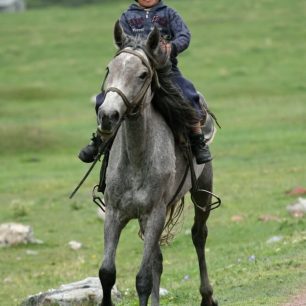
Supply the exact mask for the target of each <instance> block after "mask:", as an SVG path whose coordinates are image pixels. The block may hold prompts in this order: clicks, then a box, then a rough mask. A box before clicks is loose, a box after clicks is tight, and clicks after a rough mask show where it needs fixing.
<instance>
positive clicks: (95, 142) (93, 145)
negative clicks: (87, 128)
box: [78, 134, 102, 163]
mask: <svg viewBox="0 0 306 306" xmlns="http://www.w3.org/2000/svg"><path fill="white" fill-rule="evenodd" d="M101 144H102V140H101V138H100V137H97V136H96V135H95V134H92V138H91V142H90V143H89V144H88V145H87V146H86V147H84V148H83V149H82V150H81V151H80V153H79V155H78V156H79V159H80V160H81V161H82V162H84V163H92V162H93V161H94V160H95V157H96V156H97V154H98V152H99V146H100V145H101Z"/></svg>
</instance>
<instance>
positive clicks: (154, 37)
mask: <svg viewBox="0 0 306 306" xmlns="http://www.w3.org/2000/svg"><path fill="white" fill-rule="evenodd" d="M159 41H160V33H159V30H158V29H157V27H154V29H153V30H152V31H151V32H150V34H149V35H148V39H147V48H148V49H149V50H155V49H156V48H157V47H158V46H159Z"/></svg>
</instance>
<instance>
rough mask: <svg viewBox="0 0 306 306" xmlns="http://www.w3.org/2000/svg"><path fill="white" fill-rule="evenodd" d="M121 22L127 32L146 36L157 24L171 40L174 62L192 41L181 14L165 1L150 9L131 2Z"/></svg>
mask: <svg viewBox="0 0 306 306" xmlns="http://www.w3.org/2000/svg"><path fill="white" fill-rule="evenodd" d="M120 24H121V26H122V27H123V29H124V32H125V33H126V34H128V35H131V36H136V35H140V36H143V37H145V38H146V37H147V36H148V34H149V33H150V32H151V31H152V30H153V28H154V26H156V27H157V28H158V29H159V31H160V33H161V35H162V37H163V38H164V39H165V40H166V41H169V42H171V45H172V53H171V57H172V62H173V64H177V60H176V58H175V57H176V56H177V55H178V54H179V53H181V52H182V51H184V50H185V49H186V48H187V47H188V46H189V43H190V37H191V35H190V32H189V30H188V28H187V26H186V24H185V23H184V21H183V20H182V18H181V17H180V16H179V14H178V13H177V12H176V11H175V10H173V9H172V8H170V7H168V6H166V5H165V4H163V1H160V2H159V4H157V5H156V6H154V7H152V8H150V9H143V8H142V7H140V6H138V5H137V4H131V5H130V7H129V8H128V9H127V10H126V11H125V12H124V13H123V14H122V15H121V17H120Z"/></svg>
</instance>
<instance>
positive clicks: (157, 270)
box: [151, 244, 163, 306]
mask: <svg viewBox="0 0 306 306" xmlns="http://www.w3.org/2000/svg"><path fill="white" fill-rule="evenodd" d="M152 256H153V258H152V264H153V266H152V272H153V288H152V297H151V300H152V306H157V305H159V287H160V278H161V275H162V273H163V254H162V252H161V249H160V246H159V244H157V246H156V249H154V254H152Z"/></svg>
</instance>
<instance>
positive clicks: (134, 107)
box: [102, 49, 157, 117]
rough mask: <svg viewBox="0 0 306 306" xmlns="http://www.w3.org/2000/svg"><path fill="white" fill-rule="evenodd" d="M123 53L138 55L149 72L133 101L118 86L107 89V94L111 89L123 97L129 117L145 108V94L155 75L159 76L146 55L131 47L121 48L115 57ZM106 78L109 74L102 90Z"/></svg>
mask: <svg viewBox="0 0 306 306" xmlns="http://www.w3.org/2000/svg"><path fill="white" fill-rule="evenodd" d="M142 50H143V49H142ZM143 51H144V52H145V50H143ZM122 53H129V54H132V55H134V56H136V57H138V58H139V59H140V60H141V62H142V64H143V65H144V66H146V68H147V69H148V71H149V73H148V75H147V76H146V78H145V81H144V83H143V85H142V87H141V89H140V91H139V92H138V94H137V95H136V96H135V97H134V98H133V99H132V100H131V101H130V100H129V99H128V98H127V97H126V95H125V94H124V92H123V91H122V90H120V89H119V88H117V87H108V88H106V89H105V96H106V95H107V93H108V92H110V91H111V92H115V93H117V94H118V95H119V96H120V97H121V99H122V100H123V102H124V104H125V105H126V107H127V112H126V116H127V117H137V116H138V115H139V114H140V112H141V110H142V108H143V101H144V96H145V94H146V93H147V91H148V89H149V86H150V84H151V82H152V80H153V77H155V78H157V74H156V71H155V69H153V67H152V65H151V63H150V62H149V61H148V60H147V59H146V58H145V57H144V56H142V55H141V54H140V53H139V52H137V51H135V50H131V49H122V50H119V51H118V52H117V53H116V55H115V56H114V57H115V58H116V57H117V56H118V55H120V54H122ZM145 53H146V52H145ZM106 78H107V75H106V76H105V79H104V82H103V84H102V90H104V88H103V87H104V83H105V80H106Z"/></svg>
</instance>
